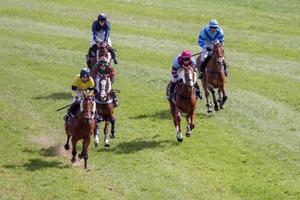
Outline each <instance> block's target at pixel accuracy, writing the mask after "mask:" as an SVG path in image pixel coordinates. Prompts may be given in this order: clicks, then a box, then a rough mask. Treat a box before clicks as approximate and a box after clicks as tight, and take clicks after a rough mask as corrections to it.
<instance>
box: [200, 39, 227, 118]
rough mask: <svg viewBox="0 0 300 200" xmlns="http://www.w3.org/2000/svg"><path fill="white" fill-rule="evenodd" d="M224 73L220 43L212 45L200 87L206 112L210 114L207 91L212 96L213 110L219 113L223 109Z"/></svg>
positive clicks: (224, 99)
mask: <svg viewBox="0 0 300 200" xmlns="http://www.w3.org/2000/svg"><path fill="white" fill-rule="evenodd" d="M225 80H226V79H225V72H224V47H223V45H222V44H220V43H216V44H214V48H213V53H212V58H211V60H210V61H209V62H208V63H207V67H206V70H205V77H203V78H202V79H201V82H202V87H203V89H204V92H205V97H206V107H207V112H208V113H210V112H212V109H211V107H212V106H211V102H210V100H209V91H210V92H211V94H212V96H213V101H214V110H215V111H219V106H218V102H219V104H220V109H223V108H224V104H225V102H226V100H227V95H226V90H225ZM215 89H218V94H219V99H218V100H217V98H216V94H215ZM221 93H222V94H221Z"/></svg>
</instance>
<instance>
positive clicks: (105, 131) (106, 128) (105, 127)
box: [104, 121, 109, 147]
mask: <svg viewBox="0 0 300 200" xmlns="http://www.w3.org/2000/svg"><path fill="white" fill-rule="evenodd" d="M108 124H109V122H108V121H106V122H105V125H104V146H105V147H109V140H108Z"/></svg>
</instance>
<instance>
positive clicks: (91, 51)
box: [86, 44, 97, 66]
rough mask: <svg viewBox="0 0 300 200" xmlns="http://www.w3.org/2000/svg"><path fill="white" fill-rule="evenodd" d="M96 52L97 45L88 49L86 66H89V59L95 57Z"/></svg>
mask: <svg viewBox="0 0 300 200" xmlns="http://www.w3.org/2000/svg"><path fill="white" fill-rule="evenodd" d="M96 51H97V44H94V45H93V46H92V47H90V48H89V50H88V54H87V55H86V64H87V66H90V64H91V59H92V58H93V57H95V56H96Z"/></svg>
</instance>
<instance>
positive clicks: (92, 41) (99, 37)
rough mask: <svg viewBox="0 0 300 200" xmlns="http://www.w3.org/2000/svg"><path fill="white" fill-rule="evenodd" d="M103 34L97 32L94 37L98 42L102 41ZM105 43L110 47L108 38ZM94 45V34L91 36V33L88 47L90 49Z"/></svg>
mask: <svg viewBox="0 0 300 200" xmlns="http://www.w3.org/2000/svg"><path fill="white" fill-rule="evenodd" d="M104 34H105V33H104V32H98V33H97V35H96V39H97V40H98V41H102V40H104ZM107 42H108V44H109V46H111V47H112V45H111V40H110V37H109V38H108V41H107ZM94 44H96V42H95V41H94V34H93V32H91V38H90V47H92V46H93V45H94Z"/></svg>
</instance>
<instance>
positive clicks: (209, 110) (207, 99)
mask: <svg viewBox="0 0 300 200" xmlns="http://www.w3.org/2000/svg"><path fill="white" fill-rule="evenodd" d="M201 82H202V87H203V90H204V93H205V99H206V109H207V112H208V113H211V112H212V109H211V104H210V101H209V91H208V88H207V84H206V82H205V81H204V80H202V79H201Z"/></svg>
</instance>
